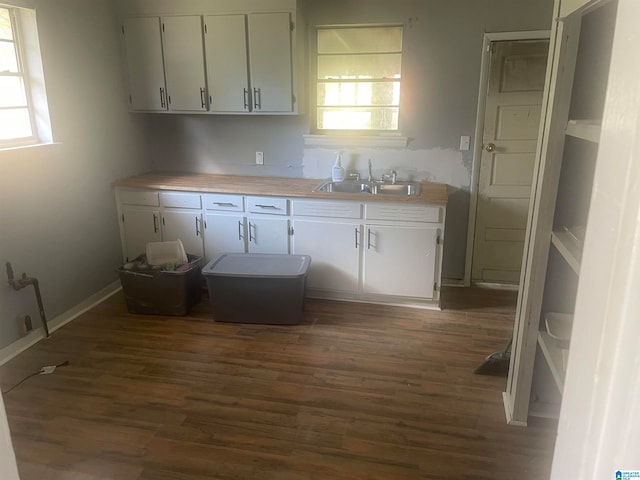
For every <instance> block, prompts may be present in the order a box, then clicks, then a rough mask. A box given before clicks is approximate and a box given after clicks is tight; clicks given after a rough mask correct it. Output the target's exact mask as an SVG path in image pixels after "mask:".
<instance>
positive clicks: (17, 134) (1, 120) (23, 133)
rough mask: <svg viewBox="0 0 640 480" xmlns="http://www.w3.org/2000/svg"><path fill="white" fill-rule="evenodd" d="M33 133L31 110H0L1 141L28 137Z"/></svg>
mask: <svg viewBox="0 0 640 480" xmlns="http://www.w3.org/2000/svg"><path fill="white" fill-rule="evenodd" d="M32 135H33V133H32V131H31V120H30V119H29V110H27V109H26V108H13V109H10V110H0V141H1V140H12V139H17V138H28V137H31V136H32Z"/></svg>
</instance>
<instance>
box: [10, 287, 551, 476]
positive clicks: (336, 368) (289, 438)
mask: <svg viewBox="0 0 640 480" xmlns="http://www.w3.org/2000/svg"><path fill="white" fill-rule="evenodd" d="M442 296H443V306H444V310H443V311H441V312H437V311H427V310H419V309H409V308H404V307H390V306H380V305H368V304H361V303H358V304H356V303H348V302H335V301H324V300H314V299H308V300H306V302H305V312H304V318H303V321H302V323H301V324H300V325H293V326H277V325H243V324H229V323H216V322H215V321H213V319H212V316H211V313H210V309H209V304H208V300H207V298H206V296H205V297H204V298H203V301H202V303H200V304H199V305H197V306H196V307H195V308H194V309H193V311H192V312H191V313H190V314H189V315H188V316H185V317H163V316H144V315H133V314H129V313H128V312H127V310H126V305H125V302H124V297H123V295H122V294H117V295H115V296H113V297H111V298H109V299H108V300H106V301H105V302H103V303H101V304H100V305H97V306H96V307H95V308H93V309H91V310H90V311H88V312H86V313H85V314H83V315H82V316H80V317H79V318H77V319H76V320H74V321H73V322H72V323H70V324H68V325H66V326H65V327H63V328H61V329H60V330H58V331H56V332H55V333H54V334H53V335H52V337H51V338H49V339H47V340H46V341H42V342H40V343H38V344H36V345H35V346H33V347H32V348H30V349H29V350H27V351H25V352H23V353H22V354H20V355H19V356H17V357H16V358H15V359H13V360H12V361H10V362H8V363H7V364H6V365H4V366H3V367H0V385H1V386H2V388H3V390H6V389H7V388H8V387H10V386H11V385H13V384H14V383H16V382H18V381H19V380H20V379H21V378H23V377H24V376H26V375H27V374H29V373H31V372H33V371H38V370H39V369H40V367H42V366H43V365H51V364H59V363H61V362H63V361H65V360H68V361H69V363H70V364H69V366H66V367H61V368H59V369H57V370H56V371H55V372H54V374H53V375H39V376H36V377H33V378H31V379H29V380H27V381H26V382H25V383H24V384H22V385H21V386H19V387H17V388H16V389H15V390H13V391H12V392H11V393H9V394H8V395H6V396H5V399H4V400H5V404H6V409H7V415H8V418H9V424H10V427H11V431H12V436H13V439H14V447H15V451H16V456H17V459H18V465H19V469H20V473H21V478H22V480H68V479H73V480H98V479H101V480H102V479H107V478H108V479H111V480H205V479H207V480H211V479H221V480H247V479H259V480H312V479H313V480H318V479H327V480H328V479H331V480H343V479H344V480H347V479H349V480H354V479H355V480H358V479H380V480H399V479H402V480H405V479H406V480H444V479H454V480H457V479H473V480H483V479H487V480H488V479H491V480H502V479H505V480H506V479H511V478H527V479H530V480H543V479H545V478H548V475H549V470H550V462H551V458H552V454H553V443H554V437H555V432H556V428H557V425H556V424H555V422H552V421H542V420H537V419H536V420H532V422H531V425H530V426H529V427H528V428H518V427H510V426H508V425H506V423H505V419H504V410H503V406H502V396H501V392H502V391H503V390H504V388H505V385H506V380H505V379H504V378H497V377H488V376H478V375H474V374H473V369H474V368H475V367H476V366H477V365H478V364H479V363H480V362H482V361H483V359H484V357H485V356H486V355H488V354H490V353H492V352H494V351H497V350H500V349H502V348H503V347H504V345H505V344H506V340H507V339H508V338H509V337H510V335H511V329H512V328H513V318H514V311H515V300H516V297H515V293H514V292H505V291H492V290H482V289H478V288H472V289H460V288H450V289H446V288H445V289H443V292H442Z"/></svg>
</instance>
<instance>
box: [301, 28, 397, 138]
mask: <svg viewBox="0 0 640 480" xmlns="http://www.w3.org/2000/svg"><path fill="white" fill-rule="evenodd" d="M360 27H362V28H378V27H379V28H384V27H402V28H403V29H404V25H402V24H398V23H389V24H386V23H385V24H344V25H317V26H314V27H313V28H311V29H310V36H309V37H310V41H309V59H310V60H311V61H310V62H309V92H310V95H309V118H310V123H311V125H310V130H311V134H310V135H304V143H305V145H307V146H381V147H405V146H406V145H407V141H408V139H407V137H404V136H402V135H401V127H402V106H401V103H402V102H400V104H399V105H398V129H397V130H374V129H363V130H329V129H319V128H318V124H317V122H318V105H317V95H318V83H319V80H318V70H317V68H318V67H317V66H318V63H317V59H318V45H317V41H318V30H321V29H332V28H336V29H337V28H360ZM403 49H404V47H403ZM400 53H402V52H400ZM403 60H404V58H403ZM364 81H365V80H363V82H364ZM399 81H400V85H401V95H402V78H400V79H399Z"/></svg>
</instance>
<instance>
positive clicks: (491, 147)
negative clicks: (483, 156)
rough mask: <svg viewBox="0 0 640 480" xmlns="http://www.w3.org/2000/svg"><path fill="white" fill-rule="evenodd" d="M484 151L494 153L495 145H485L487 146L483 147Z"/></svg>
mask: <svg viewBox="0 0 640 480" xmlns="http://www.w3.org/2000/svg"><path fill="white" fill-rule="evenodd" d="M484 149H485V150H486V151H487V152H494V151H495V150H496V145H495V143H487V144H486V145H485V146H484Z"/></svg>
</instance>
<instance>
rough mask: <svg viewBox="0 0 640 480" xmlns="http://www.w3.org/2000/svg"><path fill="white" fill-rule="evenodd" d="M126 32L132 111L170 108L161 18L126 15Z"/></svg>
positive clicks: (123, 33)
mask: <svg viewBox="0 0 640 480" xmlns="http://www.w3.org/2000/svg"><path fill="white" fill-rule="evenodd" d="M122 35H123V38H124V47H125V52H126V53H125V55H126V57H125V58H126V64H127V77H128V81H129V104H130V106H131V109H132V110H137V111H162V110H166V109H167V103H166V99H167V97H166V87H165V79H164V63H163V57H162V40H161V25H160V18H159V17H132V18H125V19H124V21H123V24H122Z"/></svg>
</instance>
